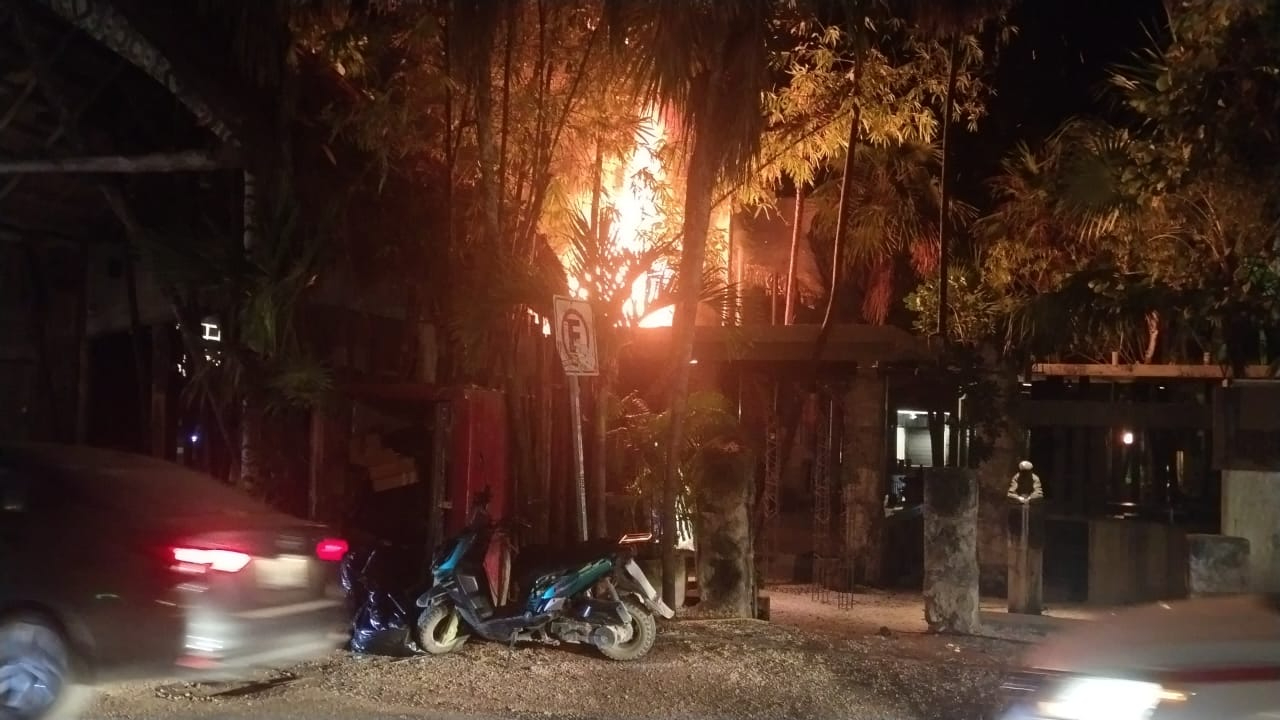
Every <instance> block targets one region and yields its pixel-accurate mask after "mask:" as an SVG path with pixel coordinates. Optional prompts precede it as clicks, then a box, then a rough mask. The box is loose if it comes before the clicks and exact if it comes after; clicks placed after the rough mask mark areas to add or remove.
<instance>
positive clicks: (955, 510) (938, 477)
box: [924, 468, 981, 634]
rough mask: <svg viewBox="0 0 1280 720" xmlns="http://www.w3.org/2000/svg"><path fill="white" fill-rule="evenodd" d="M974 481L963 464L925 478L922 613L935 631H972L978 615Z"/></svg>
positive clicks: (931, 470) (931, 471)
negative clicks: (962, 466) (961, 466)
mask: <svg viewBox="0 0 1280 720" xmlns="http://www.w3.org/2000/svg"><path fill="white" fill-rule="evenodd" d="M977 529H978V483H977V478H976V477H975V476H974V473H973V472H972V471H970V470H967V469H964V468H929V469H927V470H926V471H925V480H924V618H925V622H927V623H928V624H929V628H930V629H931V630H933V631H934V632H947V633H966V634H967V633H974V632H977V631H978V629H979V628H980V625H981V623H980V621H979V617H978V547H977Z"/></svg>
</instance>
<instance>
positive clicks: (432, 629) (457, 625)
mask: <svg viewBox="0 0 1280 720" xmlns="http://www.w3.org/2000/svg"><path fill="white" fill-rule="evenodd" d="M468 638H470V635H468V634H467V633H466V632H465V631H464V630H463V627H462V618H461V617H459V616H458V611H457V610H455V609H454V608H453V607H452V606H451V605H448V604H442V605H436V606H434V607H429V608H427V609H425V610H423V611H422V614H421V615H419V616H418V645H419V646H421V647H422V649H423V650H424V651H425V652H426V653H427V654H428V655H444V654H446V653H451V652H453V651H454V650H457V649H458V648H460V647H462V646H463V645H465V644H466V642H467V640H468Z"/></svg>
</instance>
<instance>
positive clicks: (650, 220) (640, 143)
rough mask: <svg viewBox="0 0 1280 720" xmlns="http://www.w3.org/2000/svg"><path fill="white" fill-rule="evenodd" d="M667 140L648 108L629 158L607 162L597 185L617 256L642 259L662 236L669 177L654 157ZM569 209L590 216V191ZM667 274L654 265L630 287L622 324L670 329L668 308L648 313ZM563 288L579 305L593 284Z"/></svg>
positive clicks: (662, 265) (573, 282) (578, 282)
mask: <svg viewBox="0 0 1280 720" xmlns="http://www.w3.org/2000/svg"><path fill="white" fill-rule="evenodd" d="M666 140H667V127H666V123H664V122H663V120H662V118H661V116H660V115H659V114H658V112H657V110H656V108H650V109H649V111H648V112H646V113H645V117H644V118H643V120H642V121H641V123H640V127H639V128H638V129H637V132H636V137H635V146H634V148H633V150H632V151H631V153H630V154H629V155H627V156H626V157H622V158H612V159H608V160H607V161H606V165H605V167H604V172H603V175H604V177H603V178H602V183H601V185H602V187H601V206H602V210H603V211H604V212H605V214H606V215H607V216H609V217H611V222H610V233H609V235H610V239H611V241H612V242H614V243H615V244H616V246H617V248H618V249H620V250H624V251H628V252H633V253H642V252H644V251H646V250H648V249H650V246H651V243H652V242H653V240H654V239H655V238H658V237H661V236H662V235H663V233H664V232H666V230H667V228H666V225H667V221H668V216H667V213H666V211H665V210H664V208H663V207H662V198H661V197H660V188H661V187H662V186H663V185H664V184H665V183H666V182H667V178H668V172H667V168H666V167H665V166H664V165H663V163H662V159H661V158H660V157H659V152H660V150H661V148H662V145H663V143H664V142H666ZM574 204H575V205H576V207H577V209H578V210H579V211H580V212H581V213H582V214H583V215H584V216H586V215H589V214H590V212H591V192H590V190H587V191H583V192H580V193H578V195H577V197H576V198H575V199H574ZM625 272H626V269H624V268H619V270H618V277H617V278H614V282H615V283H616V282H621V281H622V279H623V277H622V276H623V274H624V273H625ZM671 273H672V269H671V268H670V267H669V266H668V263H667V261H666V260H658V261H656V262H655V263H654V264H653V266H652V267H649V268H647V271H646V272H645V273H644V274H643V275H642V276H641V277H640V278H639V279H637V280H636V281H635V282H633V283H632V285H631V287H630V289H629V290H628V291H627V296H626V298H625V299H624V300H623V302H622V310H623V320H622V321H621V324H627V325H639V326H640V327H664V326H669V325H671V320H672V316H673V309H672V308H669V307H665V308H657V309H653V308H651V307H650V306H651V305H652V303H653V301H654V300H655V299H656V296H657V293H658V292H659V290H660V289H661V288H662V287H663V285H665V284H667V283H668V282H669V280H670V278H671ZM568 282H569V293H570V294H571V295H572V296H573V297H575V298H578V299H582V300H586V299H588V298H589V297H590V290H589V287H590V286H591V285H593V284H594V283H593V279H592V278H591V277H590V276H586V277H582V278H579V277H574V276H573V275H570V276H569V277H568Z"/></svg>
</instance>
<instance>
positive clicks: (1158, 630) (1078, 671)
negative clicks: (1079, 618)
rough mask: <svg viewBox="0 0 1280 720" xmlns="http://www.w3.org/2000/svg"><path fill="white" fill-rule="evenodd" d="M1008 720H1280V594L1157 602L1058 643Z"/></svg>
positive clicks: (1015, 692)
mask: <svg viewBox="0 0 1280 720" xmlns="http://www.w3.org/2000/svg"><path fill="white" fill-rule="evenodd" d="M1026 667H1027V670H1025V671H1023V672H1019V673H1016V674H1015V675H1014V676H1012V677H1011V678H1010V679H1009V680H1008V681H1007V682H1006V683H1005V686H1004V689H1005V691H1006V692H1007V693H1008V694H1009V700H1010V707H1009V708H1008V710H1007V712H1006V713H1005V715H1004V717H1005V720H1148V719H1150V720H1183V719H1186V720H1191V719H1193V718H1194V719H1196V720H1200V719H1208V718H1212V719H1213V720H1246V719H1248V720H1263V718H1268V719H1270V720H1276V719H1277V718H1280V595H1271V596H1235V597H1224V598H1213V599H1197V600H1186V601H1180V602H1170V603H1159V604H1156V605H1151V606H1147V607H1142V608H1137V609H1133V610H1128V611H1124V612H1120V613H1118V614H1116V615H1114V616H1112V617H1110V618H1107V619H1105V620H1098V621H1094V622H1090V623H1088V624H1086V625H1084V626H1082V627H1081V628H1080V629H1078V630H1074V631H1069V632H1066V633H1064V634H1062V635H1060V636H1057V637H1054V638H1052V639H1050V640H1048V641H1047V642H1045V643H1044V644H1042V645H1040V646H1038V647H1037V648H1035V649H1034V650H1033V651H1032V652H1031V653H1030V654H1029V656H1028V657H1027V658H1026Z"/></svg>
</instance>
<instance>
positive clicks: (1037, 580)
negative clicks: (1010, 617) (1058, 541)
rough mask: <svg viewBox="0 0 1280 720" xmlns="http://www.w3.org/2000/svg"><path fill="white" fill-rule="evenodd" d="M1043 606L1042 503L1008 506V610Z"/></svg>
mask: <svg viewBox="0 0 1280 720" xmlns="http://www.w3.org/2000/svg"><path fill="white" fill-rule="evenodd" d="M1043 606H1044V506H1043V504H1041V503H1039V502H1030V503H1015V504H1013V505H1012V506H1011V507H1010V508H1009V612H1011V613H1019V614H1023V615H1039V614H1040V613H1041V611H1042V610H1043Z"/></svg>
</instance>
